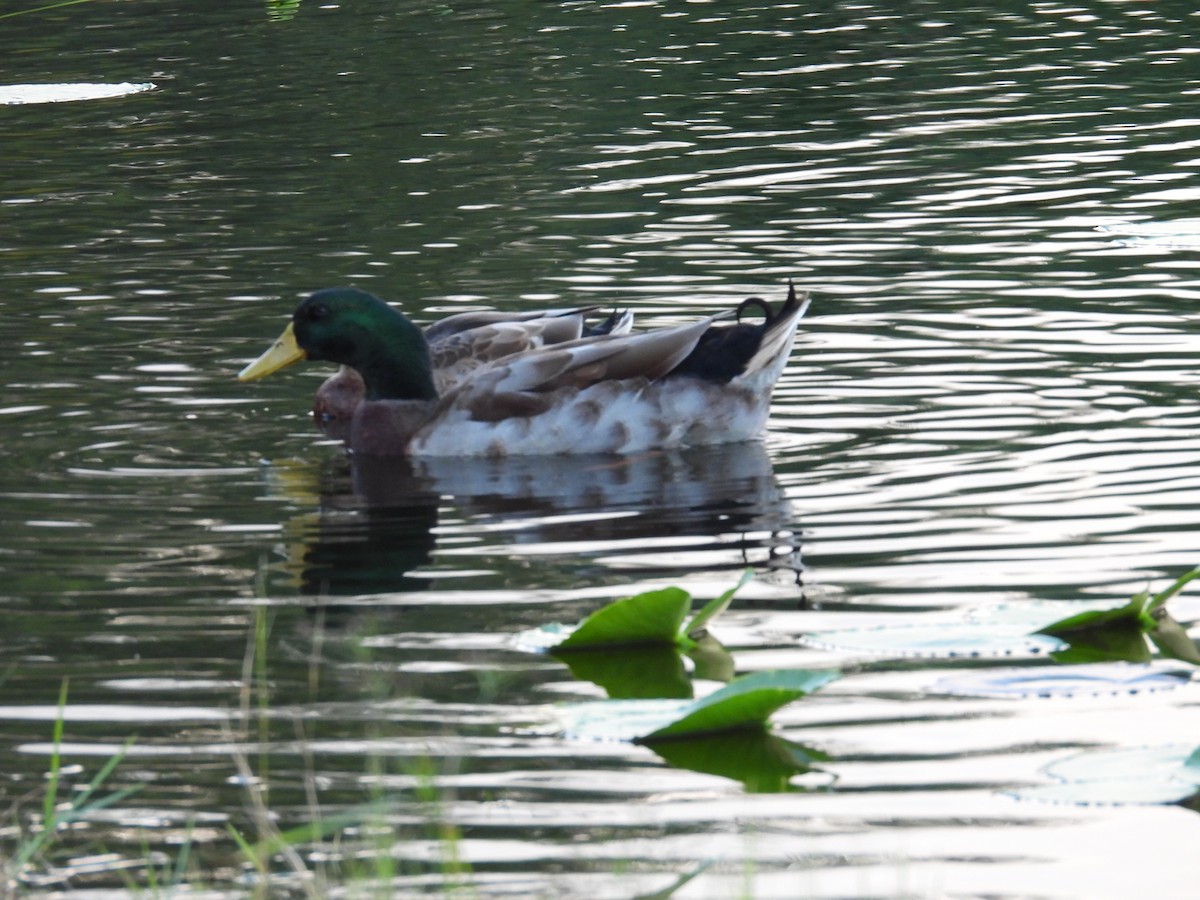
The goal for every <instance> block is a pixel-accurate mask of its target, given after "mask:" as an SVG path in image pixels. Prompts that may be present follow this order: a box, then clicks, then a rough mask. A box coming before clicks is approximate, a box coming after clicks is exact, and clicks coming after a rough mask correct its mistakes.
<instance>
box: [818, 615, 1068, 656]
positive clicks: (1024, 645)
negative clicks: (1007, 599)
mask: <svg viewBox="0 0 1200 900" xmlns="http://www.w3.org/2000/svg"><path fill="white" fill-rule="evenodd" d="M801 640H803V641H804V643H806V644H808V645H809V646H810V647H817V648H820V649H822V650H846V651H851V652H860V653H877V654H880V655H884V656H911V657H921V658H931V659H996V658H1002V657H1010V656H1039V655H1040V656H1046V655H1049V654H1050V653H1052V652H1053V651H1055V650H1059V649H1061V648H1062V647H1064V646H1066V645H1065V644H1064V642H1063V641H1061V640H1060V639H1058V638H1055V637H1051V636H1049V635H1044V634H1028V633H1027V632H1026V631H1025V629H1024V628H1023V627H1022V626H1020V625H1016V626H1014V625H1012V624H1005V623H990V622H942V623H938V624H930V625H892V626H880V627H875V628H845V629H840V630H837V631H824V632H816V633H814V634H808V635H805V636H804V637H803V638H801Z"/></svg>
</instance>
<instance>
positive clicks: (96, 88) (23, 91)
mask: <svg viewBox="0 0 1200 900" xmlns="http://www.w3.org/2000/svg"><path fill="white" fill-rule="evenodd" d="M154 87H155V86H154V85H153V84H151V83H150V82H143V83H140V84H134V83H131V82H127V81H123V82H120V83H119V84H92V83H75V84H3V85H0V106H5V105H15V104H20V103H67V102H72V101H75V100H107V99H110V98H112V97H124V96H125V95H127V94H138V93H141V92H142V91H152V90H154Z"/></svg>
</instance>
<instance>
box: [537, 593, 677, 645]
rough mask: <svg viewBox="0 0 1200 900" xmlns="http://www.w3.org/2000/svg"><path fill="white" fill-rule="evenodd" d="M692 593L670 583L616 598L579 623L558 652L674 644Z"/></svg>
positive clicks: (560, 643) (561, 643) (562, 642)
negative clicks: (663, 586)
mask: <svg viewBox="0 0 1200 900" xmlns="http://www.w3.org/2000/svg"><path fill="white" fill-rule="evenodd" d="M691 605H692V595H691V594H689V593H688V592H687V591H685V590H683V589H682V588H677V587H668V588H662V589H661V590H657V591H647V592H645V593H642V594H637V595H635V596H633V597H626V598H624V599H623V600H616V601H614V602H612V603H610V604H608V606H605V607H603V608H602V609H599V610H597V611H596V612H594V613H592V614H591V615H590V616H588V617H587V618H586V619H584V620H583V621H582V622H580V623H579V627H578V628H576V629H575V630H574V631H573V632H571V634H570V635H568V636H567V637H566V638H565V639H564V640H562V641H560V642H559V643H558V644H556V645H555V646H554V647H553V648H551V649H553V650H555V651H557V652H563V651H572V650H607V649H611V648H613V647H646V646H653V645H659V646H662V645H668V646H674V645H677V644H678V643H679V636H680V631H681V629H682V628H683V620H684V617H685V616H686V615H687V614H688V610H689V609H690V608H691Z"/></svg>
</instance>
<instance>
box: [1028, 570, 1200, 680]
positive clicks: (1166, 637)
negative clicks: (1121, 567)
mask: <svg viewBox="0 0 1200 900" xmlns="http://www.w3.org/2000/svg"><path fill="white" fill-rule="evenodd" d="M1196 577H1200V567H1197V568H1195V569H1192V570H1191V571H1190V572H1187V573H1185V574H1184V575H1182V576H1180V577H1179V578H1177V579H1176V580H1175V581H1174V582H1173V583H1172V584H1171V585H1170V586H1169V587H1168V588H1166V590H1163V591H1160V592H1159V593H1157V594H1151V593H1150V590H1149V588H1147V589H1146V590H1144V591H1140V592H1138V593H1137V594H1135V595H1134V596H1133V597H1132V598H1131V599H1130V600H1129V602H1128V603H1125V604H1123V605H1121V606H1118V607H1115V608H1109V609H1090V610H1086V611H1084V612H1081V613H1076V614H1075V615H1072V616H1068V617H1066V618H1065V619H1060V620H1058V621H1057V622H1053V623H1051V624H1050V625H1047V626H1046V627H1044V628H1041V629H1039V630H1038V632H1037V633H1038V634H1045V635H1050V636H1052V637H1057V638H1059V639H1061V640H1063V641H1066V642H1067V644H1068V647H1067V648H1066V649H1065V650H1061V651H1059V652H1058V653H1056V654H1055V659H1057V660H1058V661H1059V662H1068V663H1077V662H1093V661H1097V660H1103V659H1107V660H1117V659H1121V660H1127V661H1129V662H1146V661H1148V660H1149V659H1150V649H1149V646H1148V645H1147V643H1146V638H1147V637H1149V638H1150V639H1151V640H1152V641H1153V642H1154V644H1155V646H1157V647H1158V648H1159V651H1160V652H1161V653H1163V655H1165V656H1170V657H1172V658H1174V659H1180V660H1184V661H1186V662H1191V663H1200V652H1198V651H1197V649H1196V645H1195V644H1194V643H1193V642H1192V641H1191V640H1190V639H1189V638H1188V637H1187V635H1186V633H1184V632H1183V629H1182V627H1181V626H1180V625H1179V624H1178V623H1177V622H1175V620H1174V619H1172V618H1171V617H1170V616H1169V615H1168V613H1167V610H1166V603H1167V601H1168V600H1170V599H1171V598H1172V597H1174V596H1175V595H1176V594H1178V593H1179V592H1180V591H1181V590H1182V589H1183V587H1184V585H1186V584H1187V583H1188V582H1189V581H1191V580H1192V579H1194V578H1196Z"/></svg>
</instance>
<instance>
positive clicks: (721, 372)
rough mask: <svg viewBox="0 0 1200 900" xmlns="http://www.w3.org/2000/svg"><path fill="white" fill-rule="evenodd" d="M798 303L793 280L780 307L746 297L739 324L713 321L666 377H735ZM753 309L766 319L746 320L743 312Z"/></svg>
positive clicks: (740, 306)
mask: <svg viewBox="0 0 1200 900" xmlns="http://www.w3.org/2000/svg"><path fill="white" fill-rule="evenodd" d="M798 303H799V298H798V297H797V296H796V287H795V285H794V284H792V283H791V282H790V281H789V282H788V295H787V299H786V300H785V301H784V302H783V303H782V304H780V307H779V309H778V310H776V309H773V308H772V307H771V304H770V303H768V302H767V301H766V300H763V299H762V298H761V297H750V298H748V299H746V300H743V301H742V302H741V303H739V304H738V307H737V324H735V325H718V324H714V325H712V326H711V327H710V328H709V329H708V331H706V332H704V334H702V335H701V336H700V340H699V341H697V342H696V346H695V348H694V349H693V350H692V352H691V353H689V354H688V355H687V356H686V357H685V358H684V360H683V362H681V363H680V364H679V365H677V366H676V367H675V368H674V369H672V370H671V371H670V372H669V373H668V374H667V376H666V377H667V378H675V377H677V376H690V377H692V378H701V379H704V380H705V381H712V382H716V383H718V384H724V383H726V382H728V381H732V380H733V379H734V378H737V377H738V376H739V375H741V374H742V373H743V372H745V371H746V366H747V365H748V364H749V362H750V360H751V359H753V358H754V354H755V353H757V352H758V348H759V347H760V346H761V345H762V341H763V337H764V336H765V335H766V334H767V333H768V332H769V331H770V330H771V328H772V327H774V326H775V325H776V324H777V323H778V322H779V321H780V318H781V317H784V316H785V315H786V314H788V313H790V312H791V311H792V310H794V309H795V308H796V306H797V304H798ZM751 310H761V311H762V314H763V321H762V322H743V321H742V317H743V315H745V314H746V313H747V312H749V311H751Z"/></svg>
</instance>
